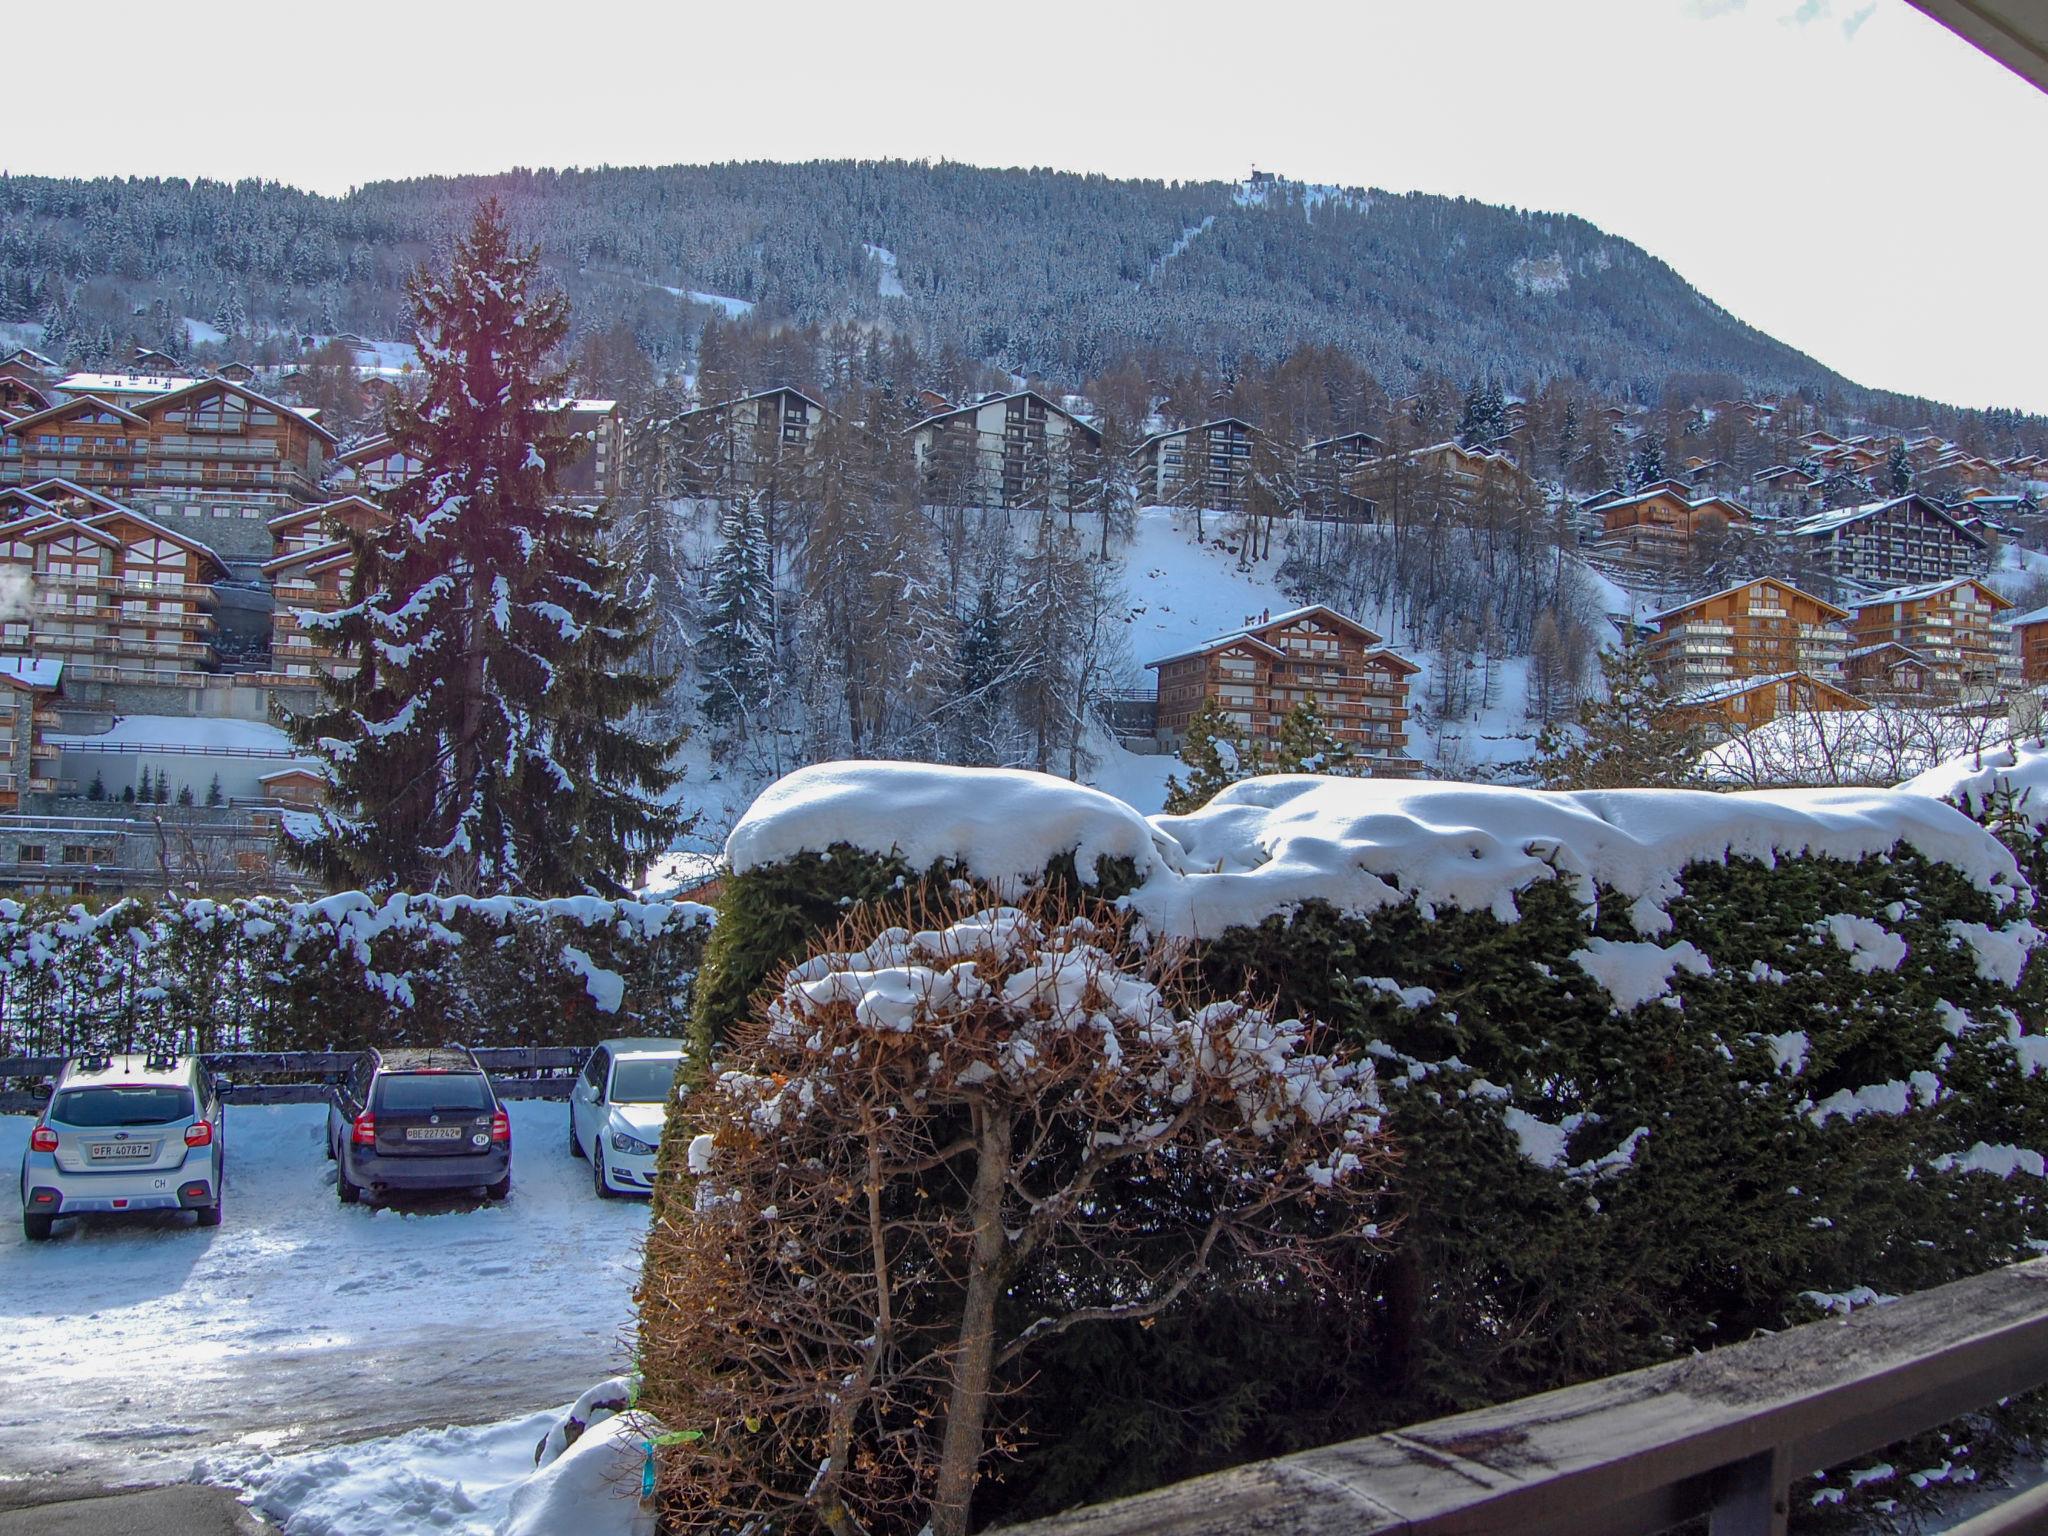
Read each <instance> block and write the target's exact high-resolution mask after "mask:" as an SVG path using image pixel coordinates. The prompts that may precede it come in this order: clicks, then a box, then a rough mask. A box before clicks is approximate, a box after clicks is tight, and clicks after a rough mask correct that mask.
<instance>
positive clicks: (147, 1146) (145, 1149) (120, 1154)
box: [86, 1141, 156, 1161]
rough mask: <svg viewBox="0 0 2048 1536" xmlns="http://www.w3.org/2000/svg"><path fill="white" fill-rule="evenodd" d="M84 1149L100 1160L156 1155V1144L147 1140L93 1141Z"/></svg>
mask: <svg viewBox="0 0 2048 1536" xmlns="http://www.w3.org/2000/svg"><path fill="white" fill-rule="evenodd" d="M86 1150H87V1152H89V1153H90V1154H91V1155H92V1156H93V1157H94V1158H95V1159H98V1160H101V1161H118V1160H120V1159H122V1158H131V1157H155V1156H156V1145H155V1144H154V1143H153V1142H147V1141H95V1142H93V1143H92V1144H91V1145H90V1146H89V1147H87V1148H86Z"/></svg>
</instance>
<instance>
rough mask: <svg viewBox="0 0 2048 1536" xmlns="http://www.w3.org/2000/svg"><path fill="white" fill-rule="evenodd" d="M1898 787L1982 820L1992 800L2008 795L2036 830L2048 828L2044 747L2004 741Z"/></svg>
mask: <svg viewBox="0 0 2048 1536" xmlns="http://www.w3.org/2000/svg"><path fill="white" fill-rule="evenodd" d="M1899 788H1900V789H1901V790H1903V791H1905V792H1906V793H1907V794H1911V795H1928V796H1931V797H1933V798H1934V799H1937V800H1948V801H1952V802H1954V803H1955V804H1958V805H1962V806H1965V807H1967V808H1968V809H1969V810H1970V811H1971V813H1972V814H1975V815H1982V814H1983V813H1984V811H1985V809H1986V808H1987V806H1988V805H1989V804H1990V803H1991V801H1992V800H1993V798H1994V797H1997V796H2001V795H2003V794H2006V793H2008V792H2009V793H2011V794H2013V795H2015V796H2017V797H2020V799H2019V809H2020V810H2021V812H2022V813H2023V814H2025V815H2026V816H2027V817H2028V818H2029V819H2030V820H2032V821H2033V823H2034V824H2035V825H2036V826H2042V825H2048V743H2044V742H2042V741H2040V740H2038V739H2037V740H2028V741H2019V742H2007V743H2005V744H2004V745H2002V746H1998V747H1994V748H1990V749H1988V750H1986V751H1982V752H1972V753H1969V754H1967V755H1965V756H1962V757H1956V758H1951V759H1950V760H1949V761H1948V762H1945V763H1939V764H1937V765H1935V766H1934V767H1932V768H1929V769H1928V770H1927V771H1926V772H1924V773H1921V774H1919V775H1917V776H1915V777H1914V778H1910V779H1908V780H1907V781H1906V782H1905V783H1903V784H1901V785H1900V786H1899Z"/></svg>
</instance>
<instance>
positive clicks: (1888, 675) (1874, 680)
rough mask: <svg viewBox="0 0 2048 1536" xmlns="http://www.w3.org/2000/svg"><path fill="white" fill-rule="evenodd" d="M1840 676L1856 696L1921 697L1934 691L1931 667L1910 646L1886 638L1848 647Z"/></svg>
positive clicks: (1864, 697) (1925, 659) (1875, 697)
mask: <svg viewBox="0 0 2048 1536" xmlns="http://www.w3.org/2000/svg"><path fill="white" fill-rule="evenodd" d="M1842 679H1843V684H1844V686H1845V687H1847V688H1848V690H1849V691H1850V692H1851V693H1853V694H1855V695H1856V697H1858V698H1859V699H1907V700H1910V699H1923V698H1925V697H1926V696H1927V695H1928V694H1930V693H1931V692H1933V690H1934V667H1933V665H1932V664H1931V663H1930V662H1929V661H1928V660H1927V658H1926V657H1925V656H1922V655H1921V654H1920V653H1919V652H1918V651H1916V650H1914V649H1912V648H1911V647H1910V646H1904V645H1901V644H1899V643H1898V641H1896V640H1886V641H1883V642H1881V643H1880V644H1877V645H1857V646H1851V647H1850V649H1849V652H1848V654H1847V656H1845V657H1844V658H1843V663H1842Z"/></svg>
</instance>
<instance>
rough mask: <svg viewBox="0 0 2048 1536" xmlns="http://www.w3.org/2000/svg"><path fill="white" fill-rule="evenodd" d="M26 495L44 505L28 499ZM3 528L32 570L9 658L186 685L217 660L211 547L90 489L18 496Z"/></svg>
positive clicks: (4, 548)
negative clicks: (26, 601) (28, 597)
mask: <svg viewBox="0 0 2048 1536" xmlns="http://www.w3.org/2000/svg"><path fill="white" fill-rule="evenodd" d="M24 494H25V495H26V496H27V497H29V498H32V499H33V500H34V501H36V502H37V503H39V504H40V505H39V506H36V507H28V506H26V505H24V504H23V503H22V502H21V500H20V499H19V498H20V496H22V495H24ZM8 510H10V511H12V512H15V513H17V514H18V515H15V516H12V517H10V518H9V520H8V521H7V522H5V523H4V524H0V565H5V566H9V567H12V568H13V569H14V570H16V571H18V572H20V573H21V575H22V576H23V577H25V578H26V587H27V589H28V590H29V592H30V593H32V597H31V600H30V602H29V605H28V607H27V610H26V611H25V612H18V613H9V614H7V615H5V617H4V618H0V656H32V657H44V658H53V659H58V660H62V661H64V662H66V663H67V665H68V666H69V668H70V675H71V676H73V677H76V678H80V679H85V680H92V681H98V682H131V683H132V682H175V681H178V680H180V679H181V678H183V677H188V676H189V675H190V674H194V673H204V672H210V671H212V670H213V669H214V666H215V661H216V658H215V653H214V646H213V636H214V618H213V610H214V602H215V599H214V592H213V585H212V584H213V583H214V582H215V581H218V580H220V579H221V578H223V577H225V576H226V575H227V574H228V570H227V565H226V563H225V562H224V561H223V560H222V559H221V558H220V556H219V555H217V554H216V553H214V551H213V550H212V549H211V548H209V547H208V546H207V545H205V544H202V543H200V542H199V541H198V540H196V539H194V538H191V537H190V536H189V535H187V534H185V533H184V532H183V531H182V530H179V529H176V528H170V527H167V526H165V525H163V524H161V523H158V522H155V521H154V520H152V519H150V518H148V517H145V516H143V515H142V514H141V513H138V512H136V511H134V510H133V509H132V508H129V507H125V506H122V505H119V504H118V503H112V502H110V501H109V500H108V498H106V497H104V496H100V495H97V494H95V493H93V492H91V491H90V490H87V489H86V488H83V487H79V486H72V485H69V484H67V483H65V482H62V481H57V482H46V483H42V484H38V485H36V486H33V487H30V488H29V490H28V491H27V492H26V493H17V496H16V499H15V500H14V504H13V505H12V506H11V507H9V508H8Z"/></svg>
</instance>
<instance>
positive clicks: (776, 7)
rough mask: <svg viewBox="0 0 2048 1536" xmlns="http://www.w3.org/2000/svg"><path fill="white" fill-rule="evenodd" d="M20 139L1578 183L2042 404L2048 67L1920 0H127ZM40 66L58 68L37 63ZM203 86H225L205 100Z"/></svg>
mask: <svg viewBox="0 0 2048 1536" xmlns="http://www.w3.org/2000/svg"><path fill="white" fill-rule="evenodd" d="M92 15H93V22H92V25H91V27H90V28H89V31H88V33H86V34H82V33H81V32H80V31H79V19H78V15H77V13H75V12H72V11H66V10H65V9H63V8H62V7H51V6H42V7H31V8H30V9H29V10H28V11H27V12H26V13H24V14H21V15H16V16H11V17H10V18H9V20H8V25H7V29H6V31H7V39H8V51H9V53H10V54H11V55H12V59H13V62H14V66H15V67H14V68H13V69H11V70H10V71H9V74H10V75H11V76H12V78H13V79H14V80H15V82H16V83H17V84H18V85H19V84H22V83H23V82H24V81H26V80H29V79H34V80H36V81H37V82H39V83H38V86H37V90H36V92H35V94H36V95H37V96H38V101H37V106H36V109H35V110H32V111H29V112H26V113H22V112H17V113H16V114H15V116H14V118H13V119H12V129H11V131H10V132H9V133H8V134H7V135H6V136H5V137H4V139H0V169H5V170H8V171H14V172H34V173H42V174H54V175H74V176H91V175H110V174H122V175H160V176H197V175H206V176H216V177H240V176H264V177H271V178H275V179H278V180H282V181H287V182H291V183H294V184H296V185H299V186H304V187H311V188H314V189H317V190H320V191H324V192H341V191H345V190H347V188H349V187H350V186H352V185H355V184H357V183H360V182H364V181H371V180H380V179H384V178H388V177H402V176H412V175H421V174H428V173H434V172H445V171H492V170H502V169H504V168H506V167H508V166H513V165H549V166H568V165H596V164H606V163H608V164H614V165H625V164H630V165H661V164H672V163H676V162H701V161H717V160H735V159H770V160H803V159H815V158H825V157H833V158H836V157H844V156H854V157H883V156H902V157H911V158H917V157H924V158H932V159H942V158H943V159H954V160H964V161H969V162H972V163H975V164H981V165H1050V166H1055V167H1059V168H1061V169H1069V170H1078V171H1100V172H1104V173H1107V174H1109V175H1113V176H1156V177H1165V178H1168V179H1174V178H1188V179H1211V178H1220V179H1226V180H1230V179H1236V178H1239V177H1241V176H1243V175H1244V174H1245V172H1246V171H1247V170H1248V169H1249V168H1250V167H1251V166H1252V165H1253V164H1257V165H1258V166H1259V167H1261V168H1263V169H1267V170H1274V171H1279V172H1281V173H1283V174H1285V175H1288V176H1291V177H1295V178H1297V179H1300V180H1305V181H1326V182H1338V183H1343V184H1347V185H1361V186H1377V187H1384V188H1388V189H1391V190H1395V191H1407V190H1411V189H1413V190H1422V191H1429V192H1442V193H1451V194H1462V195H1464V196H1468V197H1475V198H1480V199H1483V200H1485V201H1487V202H1496V203H1508V204H1514V205H1516V206H1520V207H1525V208H1538V209H1544V210H1554V211H1561V212H1567V213H1576V214H1580V215H1583V216H1584V217H1586V218H1588V219H1590V220H1592V221H1593V222H1594V223H1596V224H1599V225H1601V226H1602V227H1604V228H1606V229H1608V230H1610V231H1612V232H1614V233H1616V234H1619V235H1623V236H1626V237H1627V238H1629V239H1631V240H1634V241H1636V242H1638V243H1639V244H1641V245H1643V246H1644V247H1646V248H1647V249H1648V250H1650V251H1651V252H1652V253H1654V254H1655V255H1658V256H1661V257H1663V258H1664V259H1665V260H1667V261H1669V262H1670V263H1671V264H1672V265H1673V266H1675V267H1676V268H1677V269H1678V270H1679V271H1680V272H1681V273H1682V274H1684V276H1685V277H1686V278H1688V279H1689V280H1690V281H1692V282H1693V283H1694V284H1696V285H1697V286H1698V287H1699V288H1700V289H1702V290H1703V291H1704V292H1705V293H1706V294H1707V295H1708V297H1710V298H1712V299H1714V300H1715V301H1716V302H1718V303H1720V304H1722V305H1723V306H1725V307H1726V308H1728V309H1729V310H1732V311H1733V312H1734V313H1735V314H1737V315H1739V316H1740V317H1742V318H1743V319H1745V320H1747V321H1749V322H1750V323H1752V324H1754V325H1756V326H1759V327H1761V328H1762V329H1763V330H1766V331H1768V332H1770V333H1771V334H1773V335H1775V336H1777V337H1779V338H1781V339H1782V340H1784V341H1787V342H1790V343H1791V344H1792V345H1794V346H1796V347H1799V348H1801V349H1802V350H1804V351H1806V352H1809V353H1811V354H1813V355H1814V356H1815V357H1817V358H1819V359H1820V360H1821V361H1823V362H1825V363H1827V364H1829V365H1830V366H1832V367H1834V368H1837V369H1839V370H1840V371H1842V372H1843V373H1845V374H1847V375H1848V376H1849V377H1851V378H1853V379H1856V380H1858V381H1860V382H1862V383H1865V384H1871V385H1878V386H1884V387H1889V388H1894V389H1901V390H1909V391H1912V392H1914V393H1917V394H1926V395H1932V396H1935V397H1937V398H1940V399H1944V400H1951V401H1956V402H1959V403H1962V404H1966V405H2018V406H2023V407H2026V408H2028V409H2031V410H2036V411H2042V412H2048V305H2044V303H2043V294H2042V291H2041V273H2042V270H2043V263H2044V255H2048V195H2044V190H2043V185H2042V179H2041V175H2040V167H2041V164H2042V152H2043V150H2044V148H2048V96H2043V95H2042V94H2041V93H2039V92H2037V91H2035V90H2034V89H2033V88H2032V87H2030V86H2028V85H2027V84H2025V83H2024V82H2023V81H2021V80H2019V79H2018V78H2017V77H2015V76H2013V75H2011V74H2009V73H2007V72H2006V71H2005V70H2004V69H2003V68H2002V67H2001V66H1999V65H1998V64H1996V63H1994V62H1993V61H1992V60H1990V59H1988V58H1985V57H1984V56H1983V55H1981V54H1979V53H1978V52H1976V50H1974V49H1972V48H1971V47H1970V46H1969V45H1967V44H1966V43H1964V42H1962V41H1961V40H1960V39H1958V38H1956V37H1953V36H1951V35H1950V34H1949V33H1948V32H1946V31H1944V30H1943V29H1942V28H1941V27H1939V26H1938V25H1936V24H1935V23H1934V22H1932V21H1929V20H1928V19H1926V18H1925V17H1923V16H1922V15H1920V13H1919V12H1917V11H1915V10H1913V9H1912V8H1911V7H1910V6H1908V5H1907V4H1906V3H1905V0H1423V3H1417V0H1330V3H1323V4H1311V3H1303V0H1263V3H1259V4H1254V5H1241V4H1222V3H1213V0H1172V3H1169V4H1163V5H1162V4H1157V3H1148V4H1130V3H1125V0H1088V3H1069V0H1032V3H1029V4H1019V5H1007V6H968V5H951V6H940V7H937V8H933V7H920V6H910V5H905V4H902V3H901V0H891V3H888V4H881V3H874V0H869V3H857V0H834V3H829V4H812V3H809V0H766V3H755V4H745V5H738V4H724V5H717V6H713V5H707V4H702V3H699V0H680V3H678V0H666V3H651V4H626V3H613V0H583V3H580V4H563V3H561V0H549V3H546V4H537V3H530V0H490V3H469V0H461V3H457V0H405V3H402V4H401V3H390V0H356V3H353V4H342V3H330V4H324V5H319V6H314V5H310V4H305V3H302V0H299V3H288V4H282V5H281V4H277V3H275V0H264V3H261V4H249V3H244V0H209V4H207V5H205V6H203V7H201V8H200V9H199V10H197V11H195V10H193V9H192V8H191V7H189V6H163V5H158V4H154V3H143V0H113V3H111V4H109V5H103V6H101V7H99V8H97V9H96V10H94V11H93V13H92ZM32 60H43V61H46V64H45V66H43V67H38V68H24V67H23V66H24V65H25V64H26V63H27V62H28V61H32ZM207 104H212V105H214V106H215V107H217V109H218V110H212V111H209V110H206V107H207Z"/></svg>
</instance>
